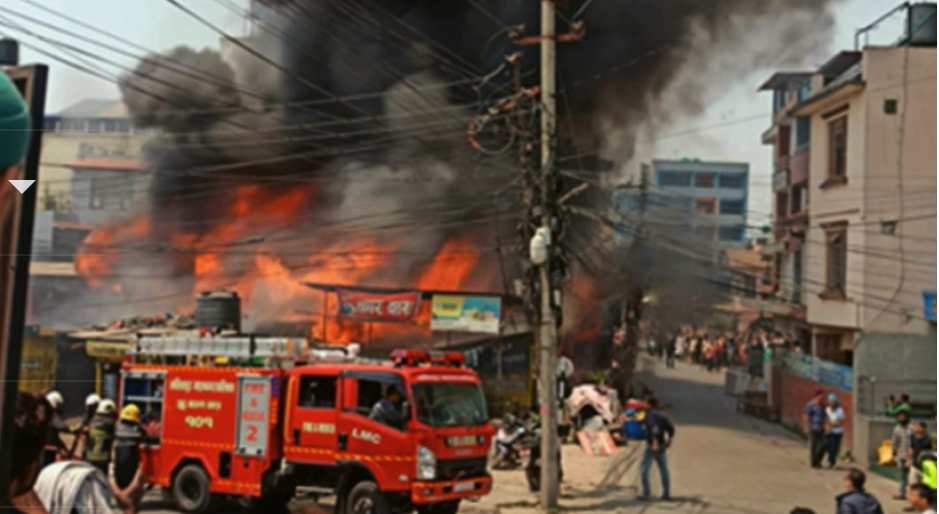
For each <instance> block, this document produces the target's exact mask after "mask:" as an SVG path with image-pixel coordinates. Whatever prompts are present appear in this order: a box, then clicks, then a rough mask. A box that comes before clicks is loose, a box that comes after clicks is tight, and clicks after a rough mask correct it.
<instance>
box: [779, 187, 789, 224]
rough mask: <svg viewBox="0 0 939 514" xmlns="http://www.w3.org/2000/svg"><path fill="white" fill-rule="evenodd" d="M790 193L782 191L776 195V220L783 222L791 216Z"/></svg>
mask: <svg viewBox="0 0 939 514" xmlns="http://www.w3.org/2000/svg"><path fill="white" fill-rule="evenodd" d="M788 209H789V193H787V192H785V191H780V192H778V193H776V220H778V221H782V220H784V219H786V216H788V215H789V211H788Z"/></svg>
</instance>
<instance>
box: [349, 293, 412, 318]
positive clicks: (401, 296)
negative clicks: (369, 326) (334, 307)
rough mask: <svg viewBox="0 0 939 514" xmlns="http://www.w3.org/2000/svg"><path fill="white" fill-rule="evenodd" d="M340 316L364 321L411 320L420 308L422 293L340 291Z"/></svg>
mask: <svg viewBox="0 0 939 514" xmlns="http://www.w3.org/2000/svg"><path fill="white" fill-rule="evenodd" d="M338 295H339V316H342V317H344V318H353V319H360V320H363V321H409V320H412V319H414V317H415V316H417V312H418V311H419V310H420V304H421V294H420V293H413V292H409V293H393V294H380V293H359V292H353V291H342V290H340V291H338Z"/></svg>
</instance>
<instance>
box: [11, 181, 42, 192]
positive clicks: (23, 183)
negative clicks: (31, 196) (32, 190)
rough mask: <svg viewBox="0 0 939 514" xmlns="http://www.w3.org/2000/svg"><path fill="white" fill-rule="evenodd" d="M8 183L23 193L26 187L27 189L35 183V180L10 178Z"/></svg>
mask: <svg viewBox="0 0 939 514" xmlns="http://www.w3.org/2000/svg"><path fill="white" fill-rule="evenodd" d="M10 183H11V184H13V187H15V188H16V190H17V191H19V192H20V194H23V193H25V192H26V190H27V189H29V186H31V185H33V184H35V183H36V181H35V180H10Z"/></svg>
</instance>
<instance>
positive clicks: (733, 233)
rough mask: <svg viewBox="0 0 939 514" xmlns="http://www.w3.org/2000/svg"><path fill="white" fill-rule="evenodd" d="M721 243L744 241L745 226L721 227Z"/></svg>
mask: <svg viewBox="0 0 939 514" xmlns="http://www.w3.org/2000/svg"><path fill="white" fill-rule="evenodd" d="M718 237H720V240H721V241H725V242H731V241H742V240H743V225H728V226H724V227H720V230H719V236H718Z"/></svg>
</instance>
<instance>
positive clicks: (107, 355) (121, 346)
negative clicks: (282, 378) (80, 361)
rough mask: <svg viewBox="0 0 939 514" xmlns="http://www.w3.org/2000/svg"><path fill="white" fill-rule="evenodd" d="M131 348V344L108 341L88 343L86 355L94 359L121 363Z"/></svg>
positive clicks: (86, 344)
mask: <svg viewBox="0 0 939 514" xmlns="http://www.w3.org/2000/svg"><path fill="white" fill-rule="evenodd" d="M129 348H130V343H114V342H106V341H88V342H87V343H85V353H87V354H88V356H89V357H91V358H94V359H102V360H107V361H112V362H121V361H122V360H124V355H126V354H127V350H128V349H129Z"/></svg>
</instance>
